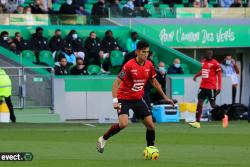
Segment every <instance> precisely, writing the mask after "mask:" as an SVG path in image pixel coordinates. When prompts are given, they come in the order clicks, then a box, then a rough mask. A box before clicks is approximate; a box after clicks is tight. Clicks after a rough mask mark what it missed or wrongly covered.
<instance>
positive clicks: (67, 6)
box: [59, 0, 76, 14]
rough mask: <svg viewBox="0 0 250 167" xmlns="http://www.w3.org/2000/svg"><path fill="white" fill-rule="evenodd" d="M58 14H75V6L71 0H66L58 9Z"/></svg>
mask: <svg viewBox="0 0 250 167" xmlns="http://www.w3.org/2000/svg"><path fill="white" fill-rule="evenodd" d="M59 13H60V14H76V8H75V6H74V5H73V4H72V0H66V2H65V3H64V4H62V6H61V7H60V9H59Z"/></svg>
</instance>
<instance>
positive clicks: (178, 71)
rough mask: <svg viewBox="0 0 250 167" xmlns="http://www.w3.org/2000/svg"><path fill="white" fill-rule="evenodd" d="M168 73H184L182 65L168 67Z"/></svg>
mask: <svg viewBox="0 0 250 167" xmlns="http://www.w3.org/2000/svg"><path fill="white" fill-rule="evenodd" d="M167 74H184V71H183V69H182V67H179V68H176V67H175V66H174V65H173V64H172V65H171V66H170V67H169V68H168V72H167Z"/></svg>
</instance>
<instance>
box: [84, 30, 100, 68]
mask: <svg viewBox="0 0 250 167" xmlns="http://www.w3.org/2000/svg"><path fill="white" fill-rule="evenodd" d="M84 46H85V48H86V53H87V64H96V65H98V66H100V67H101V58H103V51H101V41H100V39H99V38H98V37H96V33H95V32H93V31H92V32H90V34H89V37H88V38H87V39H86V40H85V44H84Z"/></svg>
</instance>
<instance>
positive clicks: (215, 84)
mask: <svg viewBox="0 0 250 167" xmlns="http://www.w3.org/2000/svg"><path fill="white" fill-rule="evenodd" d="M201 64H202V68H201V70H200V71H199V72H198V73H197V74H196V75H195V76H194V78H193V80H194V81H196V79H197V77H199V76H201V77H202V79H201V83H200V88H199V93H198V103H197V111H196V120H195V121H194V122H191V123H189V125H190V126H191V127H194V128H200V127H201V126H200V118H201V114H202V107H203V102H204V101H205V100H206V99H208V100H209V103H210V105H211V107H212V108H215V107H217V105H216V103H215V101H216V96H217V95H218V94H219V93H220V91H221V80H222V72H221V66H220V64H219V63H218V61H217V60H215V59H213V50H211V49H207V50H206V55H205V59H203V60H202V62H201ZM222 117H223V118H221V119H222V120H223V127H227V126H228V116H227V115H226V113H224V115H223V116H222Z"/></svg>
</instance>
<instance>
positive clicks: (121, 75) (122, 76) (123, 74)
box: [119, 71, 126, 79]
mask: <svg viewBox="0 0 250 167" xmlns="http://www.w3.org/2000/svg"><path fill="white" fill-rule="evenodd" d="M125 75H126V72H125V71H121V72H120V74H119V78H121V79H123V78H124V77H125Z"/></svg>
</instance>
